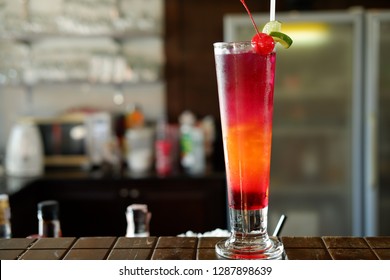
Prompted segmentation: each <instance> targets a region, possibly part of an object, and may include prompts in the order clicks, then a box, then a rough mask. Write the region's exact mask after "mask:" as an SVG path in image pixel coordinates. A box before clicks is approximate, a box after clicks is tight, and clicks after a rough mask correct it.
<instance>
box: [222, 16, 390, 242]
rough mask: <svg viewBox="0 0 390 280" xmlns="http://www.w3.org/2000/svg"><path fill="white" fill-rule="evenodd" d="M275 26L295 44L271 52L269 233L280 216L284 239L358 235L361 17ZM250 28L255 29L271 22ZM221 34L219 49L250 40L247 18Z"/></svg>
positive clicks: (287, 20) (228, 22)
mask: <svg viewBox="0 0 390 280" xmlns="http://www.w3.org/2000/svg"><path fill="white" fill-rule="evenodd" d="M276 19H277V20H279V21H281V22H282V32H285V33H287V34H288V35H290V36H291V37H292V38H293V40H294V43H293V45H292V46H291V47H290V49H287V50H286V49H283V48H279V47H278V48H277V50H276V52H277V63H276V77H275V93H274V112H273V136H272V137H273V138H272V155H271V183H270V192H269V196H270V201H269V221H268V222H269V229H270V231H272V228H274V227H275V225H276V223H277V220H278V219H279V217H280V216H281V215H282V214H285V215H286V216H287V220H286V224H285V226H284V228H283V231H282V233H281V234H282V235H292V236H310V235H311V236H324V235H352V236H353V235H355V236H360V235H364V234H365V230H366V228H365V225H364V222H365V219H364V218H363V217H364V216H365V215H366V213H365V211H364V207H363V206H364V203H365V202H364V200H365V195H364V191H363V190H364V187H365V186H364V178H365V174H364V172H363V170H364V168H365V166H364V156H366V155H365V154H364V153H363V152H362V151H363V147H364V145H365V141H364V138H363V135H364V125H363V123H364V119H365V114H364V109H365V108H364V103H363V89H364V72H363V67H364V59H363V58H364V46H363V42H364V41H363V39H364V30H365V23H364V22H365V12H364V11H363V10H361V9H357V10H348V11H329V12H327V11H321V12H291V13H276ZM254 20H255V22H256V23H257V24H258V26H259V27H260V29H261V28H262V26H263V25H264V24H265V23H266V22H267V21H269V15H268V14H255V15H254ZM223 26H224V40H225V41H237V40H250V38H252V36H253V35H254V34H255V30H254V28H253V26H252V23H251V21H250V20H249V17H248V15H246V14H227V15H226V16H225V17H224V25H223ZM389 116H390V114H389ZM389 155H390V154H389ZM271 233H272V232H271Z"/></svg>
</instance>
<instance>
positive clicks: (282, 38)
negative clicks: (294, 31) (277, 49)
mask: <svg viewBox="0 0 390 280" xmlns="http://www.w3.org/2000/svg"><path fill="white" fill-rule="evenodd" d="M269 35H270V36H272V38H274V40H275V42H277V43H280V44H281V45H282V46H283V47H284V48H285V49H288V48H289V47H290V46H291V45H292V43H293V40H292V39H291V38H290V36H288V35H287V34H284V33H282V32H279V31H272V32H271V33H270V34H269Z"/></svg>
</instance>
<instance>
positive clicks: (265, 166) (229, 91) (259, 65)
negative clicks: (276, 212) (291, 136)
mask: <svg viewBox="0 0 390 280" xmlns="http://www.w3.org/2000/svg"><path fill="white" fill-rule="evenodd" d="M214 54H215V64H216V72H217V82H218V96H219V105H220V113H221V125H222V136H223V145H224V156H225V165H226V178H227V191H228V204H229V215H230V226H231V236H230V237H229V238H228V239H227V240H222V241H221V242H219V243H217V245H216V251H217V253H218V254H219V255H220V256H222V257H224V258H229V259H282V258H283V255H284V249H283V245H282V243H281V242H280V241H278V239H277V238H276V237H269V235H268V233H267V211H268V195H269V181H270V161H271V138H272V113H273V96H274V78H275V60H276V54H275V52H272V53H270V54H267V55H262V54H259V53H257V52H256V51H255V50H254V49H253V48H252V45H251V42H233V43H222V42H221V43H215V44H214Z"/></svg>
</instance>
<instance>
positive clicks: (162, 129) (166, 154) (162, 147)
mask: <svg viewBox="0 0 390 280" xmlns="http://www.w3.org/2000/svg"><path fill="white" fill-rule="evenodd" d="M168 129H169V126H168V123H167V121H166V119H165V118H164V117H163V118H161V119H160V120H158V121H157V124H156V141H155V152H156V163H155V164H156V172H157V174H158V175H160V176H167V175H169V174H171V173H172V172H173V143H172V139H170V136H169V132H168Z"/></svg>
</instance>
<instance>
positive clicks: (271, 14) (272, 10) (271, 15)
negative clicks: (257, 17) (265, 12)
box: [269, 0, 276, 21]
mask: <svg viewBox="0 0 390 280" xmlns="http://www.w3.org/2000/svg"><path fill="white" fill-rule="evenodd" d="M275 6H276V0H271V5H270V9H269V21H274V20H275Z"/></svg>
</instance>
